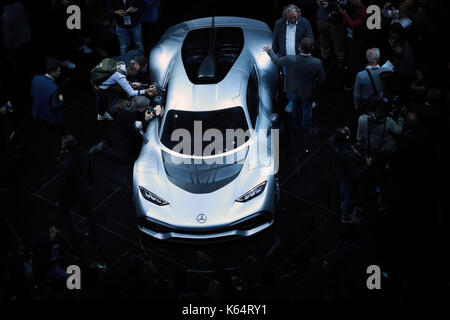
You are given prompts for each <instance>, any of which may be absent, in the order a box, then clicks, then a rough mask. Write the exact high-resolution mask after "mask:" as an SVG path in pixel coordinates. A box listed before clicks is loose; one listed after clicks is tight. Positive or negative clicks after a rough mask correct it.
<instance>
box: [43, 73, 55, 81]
mask: <svg viewBox="0 0 450 320" xmlns="http://www.w3.org/2000/svg"><path fill="white" fill-rule="evenodd" d="M45 75H46V76H47V77H49V78H50V79H52V80H53V81H55V79H54V78H53V77H52V76H51V75H49V74H47V73H46V74H45Z"/></svg>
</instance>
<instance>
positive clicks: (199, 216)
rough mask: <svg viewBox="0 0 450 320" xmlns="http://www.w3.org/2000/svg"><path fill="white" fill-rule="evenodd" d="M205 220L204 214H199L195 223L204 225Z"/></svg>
mask: <svg viewBox="0 0 450 320" xmlns="http://www.w3.org/2000/svg"><path fill="white" fill-rule="evenodd" d="M206 220H208V218H207V217H206V214H203V213H200V214H199V215H198V216H197V222H198V223H202V224H203V223H205V222H206Z"/></svg>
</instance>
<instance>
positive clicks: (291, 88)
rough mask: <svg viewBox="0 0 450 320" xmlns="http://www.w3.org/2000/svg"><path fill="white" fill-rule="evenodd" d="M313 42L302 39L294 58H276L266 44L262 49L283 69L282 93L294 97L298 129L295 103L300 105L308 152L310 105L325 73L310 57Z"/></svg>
mask: <svg viewBox="0 0 450 320" xmlns="http://www.w3.org/2000/svg"><path fill="white" fill-rule="evenodd" d="M312 47H313V40H312V39H310V38H304V39H303V40H302V42H301V43H300V47H299V51H300V53H299V54H298V55H295V56H285V57H278V56H277V55H276V54H275V52H274V51H273V50H272V48H271V47H270V44H268V45H267V46H266V47H264V48H263V50H264V51H266V52H267V53H268V54H269V56H270V58H271V59H272V62H273V63H275V64H276V65H278V66H280V67H285V69H286V76H285V78H284V91H285V92H286V95H288V94H289V95H291V96H293V97H295V99H294V112H293V115H294V121H295V123H294V124H295V125H296V126H297V127H298V125H299V120H298V118H299V117H298V110H297V104H296V103H297V101H298V100H300V101H301V104H302V122H301V124H302V129H303V136H304V138H305V143H306V146H305V151H306V152H309V150H308V146H307V144H308V140H309V138H310V137H311V135H312V103H313V97H314V92H315V91H316V90H317V89H318V87H319V86H320V85H321V84H323V83H324V82H325V71H324V69H323V65H322V61H321V60H320V59H317V58H314V57H312V56H311V51H312Z"/></svg>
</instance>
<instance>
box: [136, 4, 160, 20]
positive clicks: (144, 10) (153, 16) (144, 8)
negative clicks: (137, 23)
mask: <svg viewBox="0 0 450 320" xmlns="http://www.w3.org/2000/svg"><path fill="white" fill-rule="evenodd" d="M160 2H161V1H160V0H141V1H140V5H139V10H140V11H141V17H142V21H145V22H156V20H158V15H159V5H160Z"/></svg>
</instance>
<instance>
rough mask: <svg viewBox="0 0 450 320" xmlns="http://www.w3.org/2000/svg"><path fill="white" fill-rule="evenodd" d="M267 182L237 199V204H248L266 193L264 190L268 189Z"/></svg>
mask: <svg viewBox="0 0 450 320" xmlns="http://www.w3.org/2000/svg"><path fill="white" fill-rule="evenodd" d="M266 184H267V181H264V182H263V183H261V184H258V185H257V186H256V187H254V188H253V189H251V190H250V191H249V192H247V193H245V194H243V195H242V196H240V197H239V198H237V199H236V201H237V202H247V201H249V200H251V199H253V198H255V197H257V196H259V195H260V194H261V193H263V192H264V189H265V188H266Z"/></svg>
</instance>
